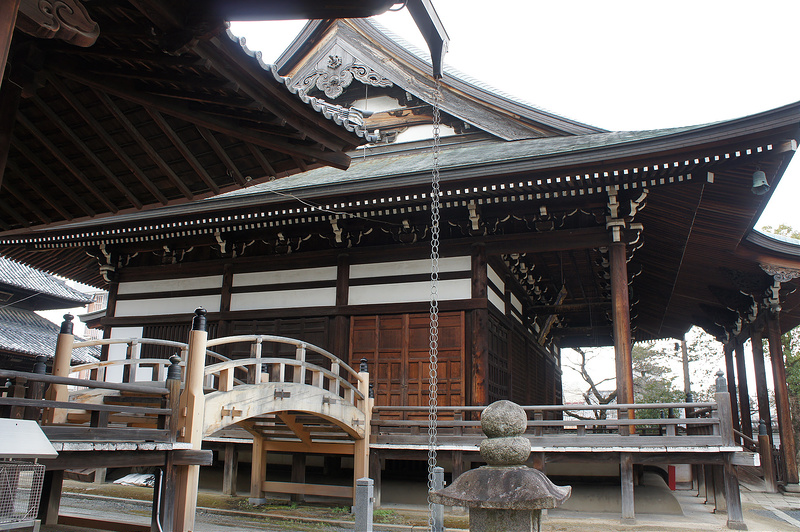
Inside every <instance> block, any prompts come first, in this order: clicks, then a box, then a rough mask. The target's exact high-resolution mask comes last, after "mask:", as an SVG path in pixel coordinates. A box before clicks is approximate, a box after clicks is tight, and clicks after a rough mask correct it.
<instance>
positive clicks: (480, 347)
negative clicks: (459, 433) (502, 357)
mask: <svg viewBox="0 0 800 532" xmlns="http://www.w3.org/2000/svg"><path fill="white" fill-rule="evenodd" d="M487 268H488V265H487V263H486V248H485V247H484V246H483V245H477V246H474V247H473V248H472V298H473V299H480V300H482V301H483V302H485V305H481V308H478V309H475V310H473V311H472V312H471V317H472V324H471V329H472V331H471V332H472V357H471V363H472V374H471V380H472V386H471V390H472V401H471V404H472V405H473V406H486V405H488V404H489V383H488V379H489V306H488V305H489V300H488V294H487V283H488V279H487V277H488V273H487Z"/></svg>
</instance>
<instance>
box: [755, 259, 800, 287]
mask: <svg viewBox="0 0 800 532" xmlns="http://www.w3.org/2000/svg"><path fill="white" fill-rule="evenodd" d="M759 266H761V269H762V270H764V271H765V272H766V273H768V274H769V275H771V276H772V278H773V279H775V281H777V282H779V283H787V282H789V281H791V280H792V279H797V278H800V269H797V268H786V267H784V266H778V265H776V264H767V263H765V262H761V263H759Z"/></svg>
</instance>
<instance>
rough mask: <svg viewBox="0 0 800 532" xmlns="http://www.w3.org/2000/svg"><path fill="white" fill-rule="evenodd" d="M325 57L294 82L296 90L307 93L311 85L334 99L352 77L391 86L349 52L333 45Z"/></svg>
mask: <svg viewBox="0 0 800 532" xmlns="http://www.w3.org/2000/svg"><path fill="white" fill-rule="evenodd" d="M327 55H328V56H327V57H326V58H324V59H321V60H320V61H318V62H317V65H316V67H317V68H316V70H314V71H313V72H311V73H310V74H308V75H306V76H305V77H303V79H301V80H300V81H298V82H297V83H295V84H294V87H295V88H297V89H298V90H300V91H302V92H304V93H308V91H309V90H311V88H312V87H316V88H317V89H319V90H320V91H322V92H323V93H324V94H325V96H326V97H328V98H330V99H331V100H335V99H336V98H338V97H339V96H341V95H342V93H343V92H344V90H345V89H346V88H347V87H349V86H350V84H351V83H352V82H353V79H357V80H358V81H360V82H361V83H363V84H365V85H371V86H373V87H391V86H392V85H393V84H392V82H391V81H389V80H388V79H386V78H384V77H383V76H381V75H380V74H379V73H377V72H375V71H374V70H372V69H370V68H369V67H367V66H366V65H364V64H362V63H359V62H358V61H357V60H356V58H355V57H353V56H352V55H351V54H350V53H349V52H347V51H345V50H343V49H342V48H341V47H340V46H338V45H335V46H333V47H331V48H330V49H329V50H328V52H327Z"/></svg>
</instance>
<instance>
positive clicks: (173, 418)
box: [0, 370, 180, 442]
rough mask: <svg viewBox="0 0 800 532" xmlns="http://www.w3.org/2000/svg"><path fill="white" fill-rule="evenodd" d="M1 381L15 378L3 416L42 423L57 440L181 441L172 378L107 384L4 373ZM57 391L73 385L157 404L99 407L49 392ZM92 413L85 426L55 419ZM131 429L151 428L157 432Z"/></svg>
mask: <svg viewBox="0 0 800 532" xmlns="http://www.w3.org/2000/svg"><path fill="white" fill-rule="evenodd" d="M173 373H174V374H175V372H173ZM0 378H2V379H4V380H5V379H8V380H13V382H14V384H13V385H11V386H8V387H6V391H5V392H4V393H3V396H2V397H0V406H2V407H3V412H2V415H3V417H10V418H16V419H32V420H34V421H37V422H39V423H40V424H41V425H42V429H43V430H44V432H45V434H46V435H47V437H48V438H49V439H50V440H51V441H62V442H63V441H93V442H97V441H126V442H127V441H155V442H168V441H175V439H176V435H177V419H178V399H179V397H178V394H179V389H180V380H179V379H175V378H173V379H167V381H166V384H165V385H162V386H148V385H142V384H130V383H114V382H102V381H95V380H86V379H75V378H71V377H57V376H53V375H45V374H41V373H27V372H21V371H10V370H0ZM46 385H50V386H51V387H56V386H69V387H79V388H84V389H99V390H105V391H113V392H119V393H129V394H141V395H145V396H147V397H148V398H151V399H152V400H154V401H150V402H155V406H130V405H125V404H105V403H101V404H94V403H82V402H74V401H56V400H49V399H46V398H45V397H48V396H49V394H48V393H47V392H45V391H44V388H45V386H46ZM55 411H59V412H62V413H69V412H78V413H81V414H88V415H86V416H83V417H85V421H83V422H80V423H74V422H67V421H66V416H61V417H62V418H63V422H56V421H53V415H52V414H53V412H55ZM130 425H151V426H152V427H153V428H143V427H141V426H138V427H132V426H130Z"/></svg>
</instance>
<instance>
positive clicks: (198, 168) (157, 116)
mask: <svg viewBox="0 0 800 532" xmlns="http://www.w3.org/2000/svg"><path fill="white" fill-rule="evenodd" d="M145 111H147V114H149V115H150V118H152V119H153V122H155V123H156V125H157V126H158V127H160V128H161V131H163V132H164V134H165V135H166V136H167V138H169V140H170V142H172V145H173V146H175V148H177V150H178V151H179V152H180V153H181V155H183V158H184V159H186V162H188V163H189V165H190V166H191V167H192V169H193V170H194V171H195V172H196V173H197V175H198V176H199V177H200V179H202V180H203V183H205V184H206V186H207V187H208V188H209V190H211V191H212V192H213V193H214V194H219V186H217V184H216V183H215V182H214V179H212V177H211V176H210V175H208V172H206V169H205V168H204V167H203V165H202V164H200V161H198V160H197V158H196V157H195V156H194V154H193V153H192V152H191V150H189V148H188V147H187V146H186V144H184V142H183V140H181V138H180V136H178V134H177V133H176V132H175V130H174V129H172V127H170V125H169V124H168V123H167V121H166V120H165V119H164V116H163V115H162V114H161V113H159V112H158V111H156V110H155V109H150V108H145ZM248 146H251V145H250V144H248ZM251 149H252V146H251Z"/></svg>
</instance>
